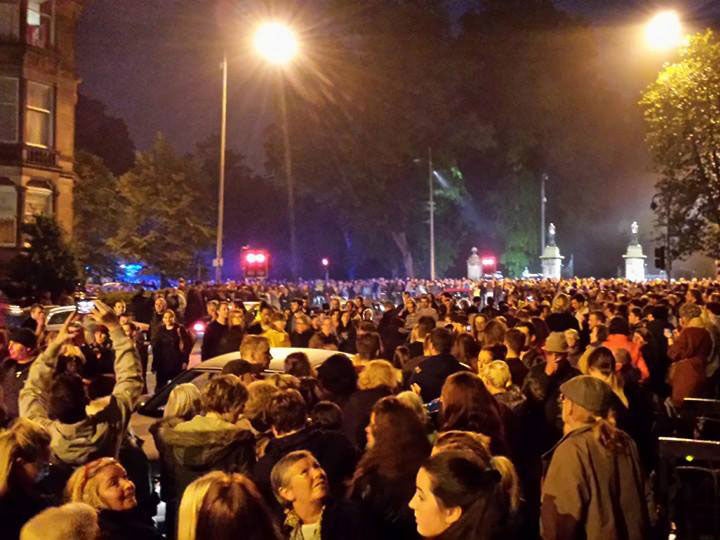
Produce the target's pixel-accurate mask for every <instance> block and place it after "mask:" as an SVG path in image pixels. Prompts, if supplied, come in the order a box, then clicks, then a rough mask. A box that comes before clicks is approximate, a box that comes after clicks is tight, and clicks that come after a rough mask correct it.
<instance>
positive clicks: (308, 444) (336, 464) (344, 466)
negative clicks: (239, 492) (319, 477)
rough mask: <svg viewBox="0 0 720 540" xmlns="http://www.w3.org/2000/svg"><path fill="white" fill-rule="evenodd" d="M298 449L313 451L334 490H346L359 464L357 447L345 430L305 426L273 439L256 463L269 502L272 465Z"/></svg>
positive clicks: (261, 487) (262, 487)
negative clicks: (346, 485)
mask: <svg viewBox="0 0 720 540" xmlns="http://www.w3.org/2000/svg"><path fill="white" fill-rule="evenodd" d="M295 450H307V451H308V452H311V453H312V455H313V456H315V458H316V459H317V460H318V463H320V465H321V466H322V468H323V469H324V470H325V472H326V473H327V476H328V482H329V483H330V491H331V493H332V494H333V495H341V494H342V493H343V491H344V482H345V481H346V480H347V479H349V478H350V477H351V476H352V474H353V471H354V470H355V464H356V463H357V458H358V455H357V450H356V449H355V446H353V444H352V443H351V442H350V441H349V440H348V439H347V437H345V435H343V434H342V433H339V432H336V431H325V430H322V429H315V428H312V427H306V428H305V429H303V430H301V431H298V432H297V433H293V434H292V435H288V436H286V437H281V438H275V439H272V440H271V441H270V442H269V443H268V445H267V447H266V448H265V455H264V456H263V457H262V458H260V460H259V461H258V462H257V465H256V466H255V471H254V473H253V477H254V479H255V481H256V483H257V484H258V486H259V487H260V489H261V490H262V491H263V493H265V495H266V496H267V497H268V500H269V501H273V500H274V496H273V495H272V488H271V486H270V472H271V471H272V468H273V467H274V466H275V464H276V463H277V462H278V461H280V458H282V457H283V456H285V455H287V454H289V453H290V452H294V451H295Z"/></svg>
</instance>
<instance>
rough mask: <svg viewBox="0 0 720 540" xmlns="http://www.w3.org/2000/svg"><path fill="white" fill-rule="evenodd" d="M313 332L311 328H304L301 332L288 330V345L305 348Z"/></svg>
mask: <svg viewBox="0 0 720 540" xmlns="http://www.w3.org/2000/svg"><path fill="white" fill-rule="evenodd" d="M314 333H315V332H313V331H312V330H306V331H305V332H302V333H299V332H295V331H294V330H293V331H292V332H290V345H292V346H293V347H302V348H307V346H308V344H309V343H310V338H311V337H313V334H314Z"/></svg>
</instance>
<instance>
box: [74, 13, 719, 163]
mask: <svg viewBox="0 0 720 540" xmlns="http://www.w3.org/2000/svg"><path fill="white" fill-rule="evenodd" d="M193 3H194V4H193ZM238 4H240V3H238ZM471 4H473V2H472V1H465V0H451V5H452V9H453V11H454V13H455V15H459V14H461V13H462V11H463V10H464V9H466V7H467V6H468V5H471ZM556 4H557V5H558V6H559V7H561V8H562V9H564V10H566V11H568V12H571V13H575V14H578V15H582V16H584V17H586V18H587V19H588V20H589V21H591V22H592V24H593V26H594V27H595V28H596V30H597V33H598V42H599V43H600V46H601V54H602V55H603V58H604V60H605V61H604V65H605V67H606V68H607V72H606V73H605V74H604V75H605V77H606V78H607V79H608V81H609V82H610V84H612V85H613V86H615V87H616V88H617V89H619V90H621V91H624V92H626V93H628V98H629V99H634V96H635V95H636V94H637V92H639V90H640V89H641V88H642V87H643V86H644V85H645V84H647V82H649V80H650V78H651V75H652V74H653V73H654V72H657V68H658V67H659V66H660V64H661V62H662V58H657V57H655V58H652V57H650V58H648V56H647V53H645V52H642V53H641V52H636V53H635V54H633V53H630V54H628V52H627V51H629V50H630V51H632V50H636V51H638V50H639V48H638V47H632V45H633V43H634V41H635V40H636V39H637V36H638V28H637V25H638V24H639V23H642V22H643V21H644V20H646V19H647V17H648V16H649V14H651V13H653V12H654V11H656V10H657V9H658V7H659V6H666V5H672V6H675V7H676V8H677V9H679V10H680V11H681V12H682V13H683V14H684V15H685V17H686V18H688V19H691V20H694V21H696V22H695V24H699V25H706V24H707V23H705V22H697V21H706V20H708V19H709V18H711V17H712V16H713V15H716V16H718V15H720V2H717V1H716V0H686V1H685V2H675V3H674V4H670V3H661V2H651V1H647V0H645V1H643V0H634V1H633V0H557V2H556ZM188 5H194V6H195V7H193V8H191V9H188V8H187V6H188ZM199 5H211V2H210V1H208V0H191V2H187V0H186V1H184V2H183V0H122V1H117V0H92V1H89V2H86V7H85V9H84V11H83V15H82V18H81V20H80V26H79V31H78V42H77V47H78V49H77V62H78V72H79V75H80V78H81V79H82V84H81V86H80V91H81V92H82V93H84V94H86V95H88V96H90V97H93V98H96V99H99V100H101V101H103V102H104V103H105V104H106V105H107V107H108V111H109V112H110V114H113V115H116V116H119V117H120V118H122V119H124V120H125V122H126V123H127V125H128V127H129V129H130V134H131V137H132V138H133V140H134V142H135V144H136V146H137V147H138V148H139V149H143V148H145V147H147V146H148V144H149V143H150V142H151V140H152V138H153V137H154V135H155V133H157V132H158V131H162V132H163V133H164V134H165V135H166V136H167V138H168V139H169V140H170V141H171V142H172V143H173V144H174V145H176V146H177V147H179V148H180V149H182V150H191V149H192V147H193V145H194V144H195V143H196V142H197V141H199V140H202V139H204V138H205V137H207V136H208V135H209V134H211V133H212V132H214V131H215V132H216V131H217V130H218V125H219V100H220V97H219V96H220V88H219V84H220V82H219V58H218V59H215V58H214V57H213V56H212V53H211V52H210V51H208V47H207V41H208V40H209V39H212V36H207V33H208V32H212V29H213V25H214V20H213V19H214V14H213V12H212V10H208V9H203V8H201V9H198V8H197V7H196V6H199ZM187 29H191V30H195V32H194V33H188V32H187ZM202 42H205V43H202ZM233 60H237V59H236V58H233V56H232V54H231V55H230V61H231V64H230V75H229V77H230V80H229V88H230V90H229V91H230V102H229V123H228V126H229V139H228V141H229V144H230V146H231V147H233V148H235V149H237V150H240V151H242V152H243V153H245V154H247V155H248V156H249V158H250V161H251V163H252V164H253V165H254V166H255V167H256V168H258V169H259V168H261V167H262V164H263V160H264V157H263V154H262V140H263V129H264V127H265V125H266V124H267V122H268V119H269V118H271V113H270V110H269V109H270V108H269V107H268V100H267V96H266V94H267V88H263V87H262V85H261V84H258V82H257V81H253V80H250V79H249V78H248V76H247V75H248V74H247V73H243V72H242V71H243V66H242V62H238V61H235V62H233Z"/></svg>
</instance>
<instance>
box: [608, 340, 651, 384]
mask: <svg viewBox="0 0 720 540" xmlns="http://www.w3.org/2000/svg"><path fill="white" fill-rule="evenodd" d="M603 346H605V347H607V348H608V349H610V350H611V351H612V352H613V354H614V353H615V352H616V351H617V350H619V349H625V350H626V351H627V352H629V353H630V360H631V361H632V365H633V367H635V368H637V369H638V370H639V371H640V380H642V381H644V380H646V379H647V378H648V377H649V376H650V371H649V370H648V367H647V364H646V363H645V359H644V358H643V355H642V353H641V352H640V345H638V344H637V343H633V342H632V341H631V340H630V338H628V337H627V336H626V335H624V334H610V335H609V336H608V338H607V341H605V343H603ZM615 368H616V369H617V371H620V369H621V368H622V365H621V364H620V363H617V364H616V366H615Z"/></svg>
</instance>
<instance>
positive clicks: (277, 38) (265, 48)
mask: <svg viewBox="0 0 720 540" xmlns="http://www.w3.org/2000/svg"><path fill="white" fill-rule="evenodd" d="M254 44H255V50H256V51H257V52H258V54H259V55H260V56H262V57H263V58H264V59H265V60H267V61H268V62H269V63H271V64H274V65H277V66H284V65H286V64H288V63H289V62H290V61H292V59H293V58H295V56H296V55H297V53H298V51H299V50H300V46H299V44H298V40H297V37H296V36H295V32H293V30H292V29H291V28H290V27H289V26H287V25H285V24H283V23H280V22H268V23H264V24H262V25H261V26H260V27H259V28H258V29H257V31H256V32H255V39H254Z"/></svg>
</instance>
